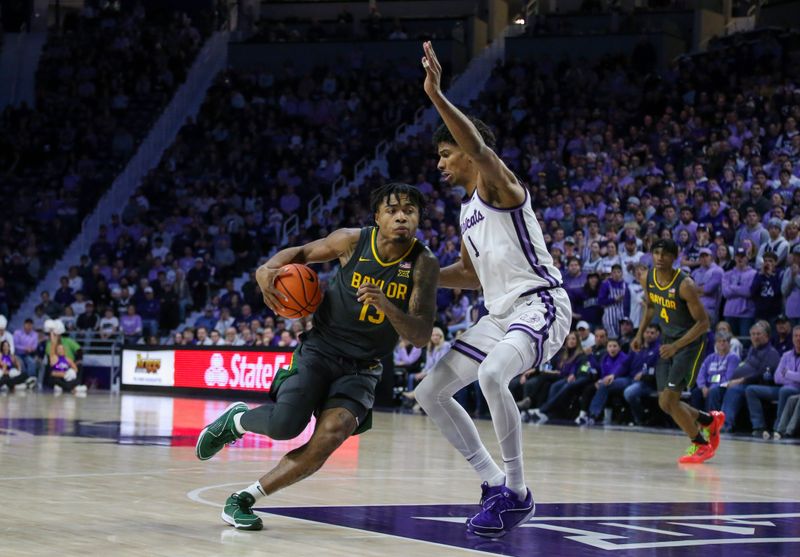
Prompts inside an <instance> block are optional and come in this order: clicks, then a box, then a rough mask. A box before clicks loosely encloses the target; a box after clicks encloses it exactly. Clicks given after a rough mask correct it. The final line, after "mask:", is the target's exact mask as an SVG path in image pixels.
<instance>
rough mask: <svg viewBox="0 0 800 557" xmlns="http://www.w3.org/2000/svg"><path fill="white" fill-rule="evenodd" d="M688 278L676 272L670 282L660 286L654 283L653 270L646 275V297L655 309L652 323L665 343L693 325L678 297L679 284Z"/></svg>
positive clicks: (683, 273) (686, 308)
mask: <svg viewBox="0 0 800 557" xmlns="http://www.w3.org/2000/svg"><path fill="white" fill-rule="evenodd" d="M688 277H689V275H687V274H686V273H685V272H683V271H681V270H677V271H675V274H674V275H673V277H672V280H671V281H670V282H669V283H668V284H666V285H663V286H662V285H659V284H658V281H656V270H655V269H654V268H653V269H650V271H649V272H648V273H647V295H648V297H649V298H650V302H651V303H652V304H653V305H654V306H655V308H656V316H655V318H654V319H653V322H654V323H657V324H658V326H659V327H661V335H662V336H663V337H664V339H665V341H666V340H670V341H674V340H677V339H679V338H681V337H682V336H683V335H684V334H686V332H687V331H688V330H689V329H691V328H692V326H693V325H694V322H695V321H694V317H692V314H691V312H690V311H689V306H688V304H687V303H686V301H685V300H684V299H683V298H681V296H680V289H681V283H682V282H683V281H684V279H686V278H688Z"/></svg>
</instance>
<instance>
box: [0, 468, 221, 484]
mask: <svg viewBox="0 0 800 557" xmlns="http://www.w3.org/2000/svg"><path fill="white" fill-rule="evenodd" d="M205 471H206V470H203V469H191V468H168V469H166V470H165V469H163V468H161V469H159V470H152V471H147V470H145V471H139V472H86V473H84V474H54V475H41V476H0V482H3V481H10V480H47V479H54V478H96V477H103V476H160V475H162V474H165V473H167V474H169V473H172V472H180V473H182V474H185V473H187V472H188V473H196V472H205Z"/></svg>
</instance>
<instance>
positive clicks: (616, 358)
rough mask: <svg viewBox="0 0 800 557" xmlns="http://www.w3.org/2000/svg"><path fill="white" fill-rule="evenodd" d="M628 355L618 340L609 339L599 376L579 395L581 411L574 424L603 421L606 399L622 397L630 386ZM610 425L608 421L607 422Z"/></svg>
mask: <svg viewBox="0 0 800 557" xmlns="http://www.w3.org/2000/svg"><path fill="white" fill-rule="evenodd" d="M627 363H628V355H627V354H626V353H625V352H623V351H622V347H621V345H620V342H619V340H617V339H616V338H609V339H608V343H607V344H606V355H605V356H603V359H602V360H601V361H600V376H599V377H598V379H597V381H595V382H594V383H590V384H589V385H587V386H586V387H585V388H584V390H583V393H581V411H580V414H579V415H578V419H577V420H576V423H578V424H584V423H588V424H590V425H591V424H593V423H595V422H598V421H603V415H602V413H603V409H604V408H605V407H606V402H607V401H608V397H609V396H611V395H620V396H621V395H622V393H623V392H624V391H625V388H626V387H627V386H628V385H630V384H631V378H630V377H629V373H630V369H629V367H628V365H627ZM609 423H610V420H609Z"/></svg>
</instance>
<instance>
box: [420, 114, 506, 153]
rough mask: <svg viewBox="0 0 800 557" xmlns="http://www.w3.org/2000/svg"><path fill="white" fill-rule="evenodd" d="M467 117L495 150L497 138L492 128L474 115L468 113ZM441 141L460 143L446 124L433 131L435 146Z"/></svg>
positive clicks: (485, 141)
mask: <svg viewBox="0 0 800 557" xmlns="http://www.w3.org/2000/svg"><path fill="white" fill-rule="evenodd" d="M467 119H468V120H469V121H470V122H472V125H474V126H475V128H477V130H478V133H479V134H480V136H481V137H482V138H483V142H484V143H485V144H486V146H487V147H488V148H489V149H492V150H494V148H495V144H496V143H497V138H496V137H495V136H494V132H493V131H492V130H491V128H490V127H489V126H487V125H486V124H485V123H484V122H483V121H482V120H479V119H478V118H475V117H474V116H469V115H468V116H467ZM440 143H452V144H453V145H458V143H457V142H456V140H455V138H454V137H453V134H452V133H450V130H449V129H448V128H447V125H446V124H442V125H440V126H439V127H438V128H436V131H435V132H433V145H434V147H438V146H439V144H440Z"/></svg>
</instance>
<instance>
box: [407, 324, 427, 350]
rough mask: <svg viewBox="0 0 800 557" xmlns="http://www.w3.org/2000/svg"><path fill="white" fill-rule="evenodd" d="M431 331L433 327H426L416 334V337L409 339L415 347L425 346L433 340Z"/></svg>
mask: <svg viewBox="0 0 800 557" xmlns="http://www.w3.org/2000/svg"><path fill="white" fill-rule="evenodd" d="M431 333H433V327H430V328H426V329H425V330H423V331H422V332H420V333H418V334H415V335H414V338H410V339H409V340H410V341H411V344H413V345H414V347H415V348H424V347H425V346H426V345H427V344H428V343H429V342H430V340H431Z"/></svg>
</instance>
